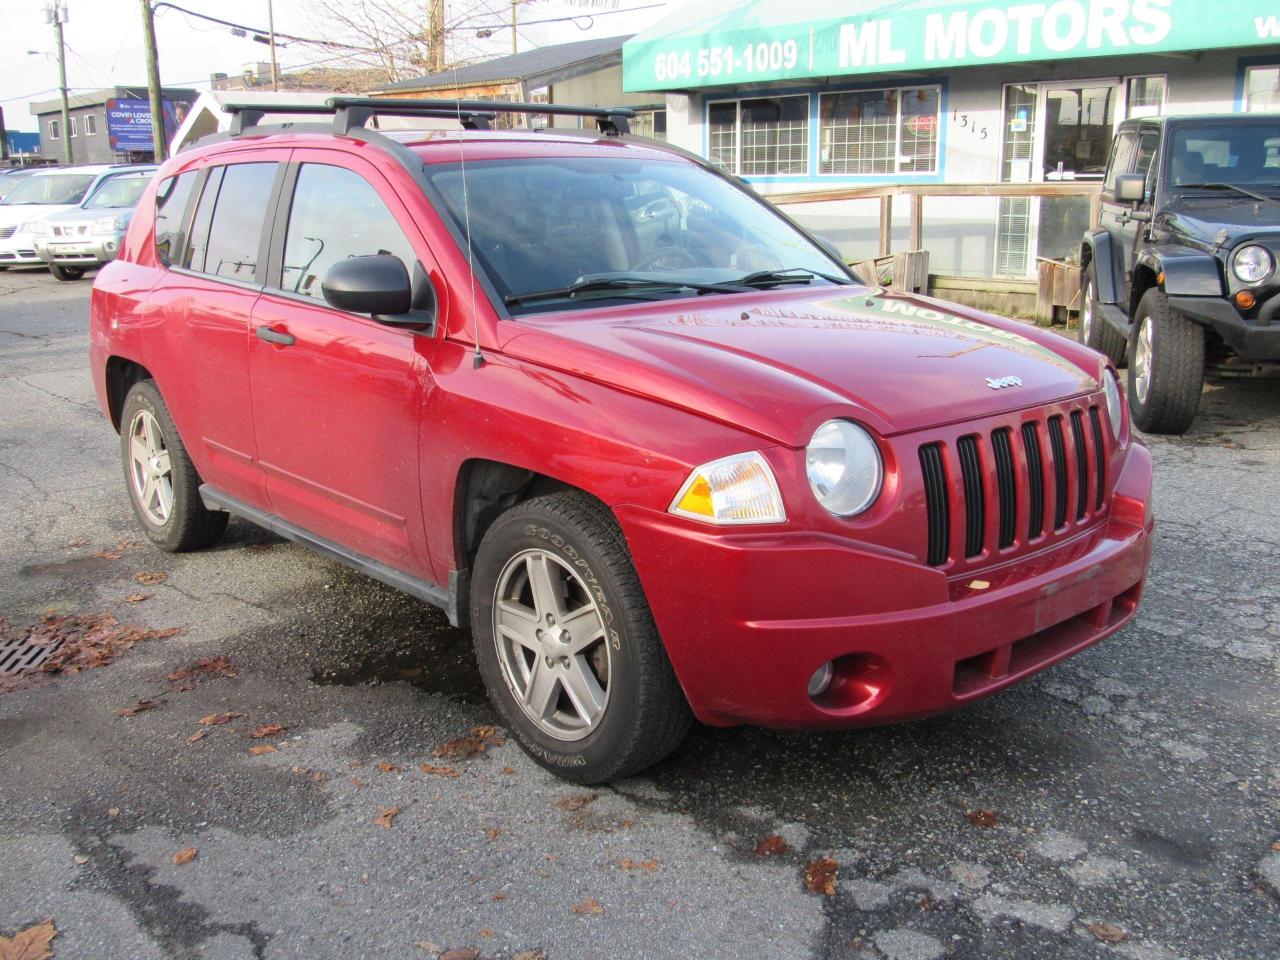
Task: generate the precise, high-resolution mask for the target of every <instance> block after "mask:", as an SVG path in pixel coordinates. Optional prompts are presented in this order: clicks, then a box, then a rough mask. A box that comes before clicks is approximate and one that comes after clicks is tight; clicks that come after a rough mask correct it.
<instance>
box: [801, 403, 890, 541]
mask: <svg viewBox="0 0 1280 960" xmlns="http://www.w3.org/2000/svg"><path fill="white" fill-rule="evenodd" d="M805 472H806V473H807V474H808V476H809V486H810V487H811V488H812V489H813V495H814V496H815V497H817V498H818V502H819V503H820V504H822V506H823V508H824V509H826V510H827V511H828V512H830V513H834V514H835V515H836V516H838V517H851V516H853V515H854V514H857V513H862V512H863V511H864V510H866V509H867V508H868V507H869V506H871V504H873V503H875V499H876V497H877V496H879V494H880V481H881V479H882V476H883V473H884V470H883V467H882V465H881V462H880V450H879V448H878V447H877V446H876V442H875V441H874V440H873V439H871V434H869V433H867V431H866V430H863V429H862V427H860V426H858V425H857V424H856V423H851V422H850V421H848V420H828V421H827V422H826V423H824V424H823V425H822V426H820V427H819V428H818V429H817V430H815V431H814V433H813V439H812V440H810V441H809V446H808V448H807V449H806V450H805Z"/></svg>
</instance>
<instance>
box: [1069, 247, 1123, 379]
mask: <svg viewBox="0 0 1280 960" xmlns="http://www.w3.org/2000/svg"><path fill="white" fill-rule="evenodd" d="M1080 298H1081V299H1080V331H1079V333H1080V342H1081V343H1083V344H1084V345H1085V346H1086V347H1092V348H1093V349H1094V350H1097V351H1098V352H1099V353H1101V354H1103V355H1104V356H1106V358H1107V359H1108V360H1110V361H1111V362H1112V363H1114V364H1115V365H1116V366H1117V367H1118V366H1120V362H1121V361H1122V360H1124V349H1125V338H1124V335H1123V334H1121V333H1119V332H1117V331H1116V330H1115V328H1113V327H1112V326H1111V324H1109V323H1107V321H1106V319H1105V318H1104V317H1103V316H1102V312H1101V309H1100V307H1101V304H1100V302H1099V300H1098V272H1097V267H1096V266H1095V265H1094V264H1092V263H1091V264H1089V266H1087V267H1085V270H1084V283H1083V285H1082V286H1081V288H1080Z"/></svg>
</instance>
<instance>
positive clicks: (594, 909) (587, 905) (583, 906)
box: [569, 897, 604, 914]
mask: <svg viewBox="0 0 1280 960" xmlns="http://www.w3.org/2000/svg"><path fill="white" fill-rule="evenodd" d="M569 909H570V910H572V911H573V912H574V913H582V914H597V913H604V907H603V906H602V905H601V903H600V901H599V900H597V899H596V898H595V897H587V899H585V900H583V901H582V902H581V903H575V904H574V905H573V906H572V907H570V908H569Z"/></svg>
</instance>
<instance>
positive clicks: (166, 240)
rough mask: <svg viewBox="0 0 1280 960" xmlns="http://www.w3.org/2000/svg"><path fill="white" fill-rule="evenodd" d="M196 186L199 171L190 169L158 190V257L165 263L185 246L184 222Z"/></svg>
mask: <svg viewBox="0 0 1280 960" xmlns="http://www.w3.org/2000/svg"><path fill="white" fill-rule="evenodd" d="M195 185H196V171H194V170H188V171H187V172H186V173H182V174H179V175H178V176H176V177H170V178H169V179H168V180H166V181H164V182H163V183H162V184H160V186H159V187H158V188H157V190H156V256H157V257H158V258H159V260H160V262H161V263H163V264H164V265H165V266H169V265H170V264H172V263H173V258H174V256H175V255H177V253H178V252H179V251H180V250H181V249H182V243H183V239H184V238H183V235H182V224H183V220H184V218H185V216H186V212H187V205H188V203H189V202H190V201H191V191H192V189H193V188H194V187H195Z"/></svg>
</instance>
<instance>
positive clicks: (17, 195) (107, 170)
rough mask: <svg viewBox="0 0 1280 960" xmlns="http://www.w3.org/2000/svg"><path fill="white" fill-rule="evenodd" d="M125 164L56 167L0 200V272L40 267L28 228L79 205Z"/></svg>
mask: <svg viewBox="0 0 1280 960" xmlns="http://www.w3.org/2000/svg"><path fill="white" fill-rule="evenodd" d="M129 169H130V167H129V166H128V165H127V164H110V165H108V164H98V165H95V166H84V167H58V168H55V169H52V170H48V171H42V172H40V173H36V174H32V175H31V176H29V177H27V178H26V179H25V180H23V181H22V183H20V184H18V186H16V187H14V188H13V192H11V193H10V194H9V195H8V196H6V197H5V198H4V199H3V200H0V270H3V269H7V268H9V267H18V266H26V265H31V266H39V265H41V264H43V263H44V261H43V260H41V259H40V258H39V257H38V256H36V245H35V237H34V236H33V235H32V232H31V228H32V227H33V226H34V225H35V223H36V221H38V220H41V219H43V218H44V217H47V216H48V215H49V214H51V213H60V212H61V211H63V210H69V209H71V208H72V207H76V206H79V204H80V203H81V201H83V200H84V198H85V197H87V196H88V195H89V194H90V193H92V192H93V189H94V188H95V187H97V186H98V184H99V183H100V182H101V181H102V180H104V179H106V178H107V177H109V176H111V175H112V174H117V173H120V172H122V171H127V170H129Z"/></svg>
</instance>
